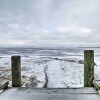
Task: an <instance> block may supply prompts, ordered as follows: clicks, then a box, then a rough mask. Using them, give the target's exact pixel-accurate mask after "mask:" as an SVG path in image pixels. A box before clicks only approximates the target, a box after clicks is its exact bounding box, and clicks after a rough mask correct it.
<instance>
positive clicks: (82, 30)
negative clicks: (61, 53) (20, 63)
mask: <svg viewBox="0 0 100 100" xmlns="http://www.w3.org/2000/svg"><path fill="white" fill-rule="evenodd" d="M25 45H30V46H31V45H36V46H99V45H100V0H0V46H25Z"/></svg>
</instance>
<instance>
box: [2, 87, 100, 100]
mask: <svg viewBox="0 0 100 100" xmlns="http://www.w3.org/2000/svg"><path fill="white" fill-rule="evenodd" d="M9 93H10V94H11V95H9ZM1 98H2V100H100V95H99V94H98V92H97V91H96V90H95V89H94V88H80V89H46V88H45V89H42V88H41V89H34V88H24V87H23V88H10V89H8V90H7V91H5V92H4V93H2V94H1V95H0V99H1Z"/></svg>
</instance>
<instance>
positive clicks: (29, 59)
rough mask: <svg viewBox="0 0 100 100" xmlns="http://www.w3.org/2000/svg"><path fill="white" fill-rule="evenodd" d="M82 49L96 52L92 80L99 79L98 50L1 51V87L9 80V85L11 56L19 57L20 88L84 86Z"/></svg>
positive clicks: (17, 49)
mask: <svg viewBox="0 0 100 100" xmlns="http://www.w3.org/2000/svg"><path fill="white" fill-rule="evenodd" d="M85 49H92V50H94V52H95V63H96V65H95V79H96V80H100V48H62V49H57V48H56V49H50V48H1V49H0V85H2V84H3V83H5V82H6V81H7V80H8V81H9V82H10V84H9V86H11V56H12V55H20V56H21V68H22V69H21V70H22V73H21V74H22V86H23V87H34V88H43V87H45V88H71V87H83V86H84V65H83V59H84V58H83V51H84V50H85Z"/></svg>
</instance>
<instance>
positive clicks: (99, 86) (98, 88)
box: [93, 80, 100, 90]
mask: <svg viewBox="0 0 100 100" xmlns="http://www.w3.org/2000/svg"><path fill="white" fill-rule="evenodd" d="M99 82H100V81H99ZM99 82H98V81H95V80H93V85H94V87H95V88H96V89H97V90H100V83H99Z"/></svg>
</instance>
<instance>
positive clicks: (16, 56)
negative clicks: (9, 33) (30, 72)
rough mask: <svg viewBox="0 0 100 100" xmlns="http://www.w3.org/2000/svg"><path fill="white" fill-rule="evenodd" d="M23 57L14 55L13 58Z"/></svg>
mask: <svg viewBox="0 0 100 100" xmlns="http://www.w3.org/2000/svg"><path fill="white" fill-rule="evenodd" d="M20 57H21V56H19V55H14V56H12V57H11V58H20Z"/></svg>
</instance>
